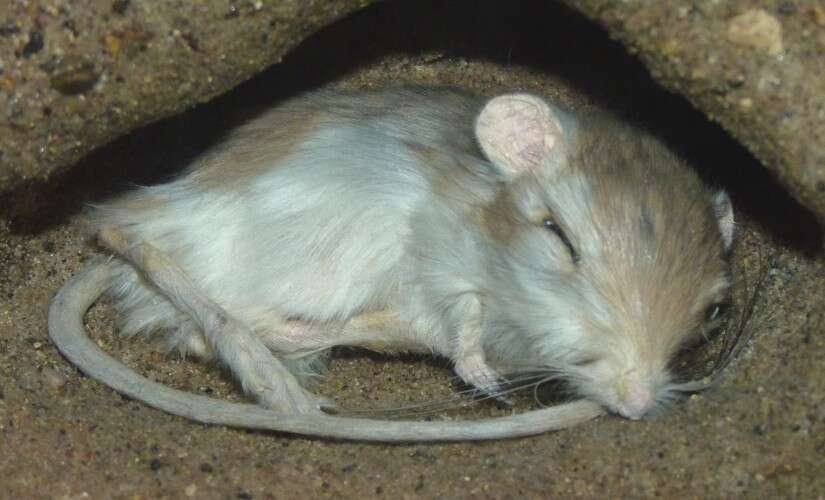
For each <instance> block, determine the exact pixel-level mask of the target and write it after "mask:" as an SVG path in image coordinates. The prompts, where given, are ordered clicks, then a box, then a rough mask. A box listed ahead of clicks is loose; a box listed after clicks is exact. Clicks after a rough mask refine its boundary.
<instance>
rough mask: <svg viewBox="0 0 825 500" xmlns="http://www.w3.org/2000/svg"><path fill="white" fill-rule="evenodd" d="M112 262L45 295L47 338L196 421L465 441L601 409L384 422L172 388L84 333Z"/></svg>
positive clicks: (122, 386) (578, 404) (95, 372)
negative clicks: (288, 410) (290, 410)
mask: <svg viewBox="0 0 825 500" xmlns="http://www.w3.org/2000/svg"><path fill="white" fill-rule="evenodd" d="M111 280H112V267H111V266H110V265H109V264H107V263H93V264H90V265H89V266H87V267H86V268H85V269H83V270H82V271H81V272H80V273H78V274H77V275H76V276H74V277H72V278H71V279H70V280H69V281H68V282H67V283H66V284H65V285H64V286H63V288H62V289H61V290H60V291H59V292H58V293H57V295H56V296H55V298H54V299H53V300H52V303H51V306H50V308H49V336H50V337H51V339H52V342H54V344H55V345H56V346H57V348H58V349H59V350H60V352H62V353H63V355H64V356H66V358H68V359H69V361H71V362H72V363H74V364H75V365H76V366H77V367H79V368H80V369H81V370H82V371H83V372H84V373H86V374H87V375H89V376H90V377H92V378H94V379H96V380H98V381H100V382H102V383H104V384H106V385H108V386H109V387H111V388H112V389H114V390H116V391H118V392H120V393H122V394H125V395H127V396H129V397H130V398H133V399H136V400H138V401H142V402H144V403H146V404H148V405H150V406H153V407H155V408H158V409H161V410H163V411H166V412H168V413H172V414H174V415H179V416H182V417H186V418H189V419H192V420H195V421H197V422H203V423H208V424H220V425H227V426H231V427H240V428H245V429H261V430H271V431H280V432H288V433H293V434H304V435H309V436H318V437H325V438H337V439H347V440H360V441H383V442H393V441H394V442H413V441H465V440H488V439H502V438H513V437H519V436H529V435H534V434H540V433H543V432H547V431H552V430H557V429H562V428H566V427H572V426H574V425H576V424H579V423H581V422H584V421H587V420H590V419H592V418H595V417H598V416H599V415H602V414H603V413H604V410H602V408H601V407H600V406H599V405H598V404H596V403H593V402H590V401H586V400H581V401H575V402H572V403H567V404H563V405H560V406H554V407H551V408H546V409H542V410H535V411H530V412H526V413H522V414H519V415H513V416H507V417H498V418H492V419H488V420H478V421H461V422H415V421H412V422H411V421H385V420H370V419H361V418H346V417H335V416H331V415H324V414H317V415H316V414H313V415H289V414H282V413H277V412H273V411H271V410H267V409H264V408H261V407H258V406H255V405H252V404H238V403H228V402H226V401H221V400H218V399H215V398H210V397H206V396H199V395H196V394H190V393H187V392H183V391H179V390H176V389H172V388H170V387H167V386H164V385H162V384H159V383H157V382H153V381H151V380H149V379H147V378H145V377H142V376H141V375H139V374H138V373H136V372H134V371H132V370H131V369H129V368H128V367H126V366H125V365H123V364H122V363H120V362H119V361H117V360H116V359H114V358H113V357H111V356H109V355H108V354H106V353H105V352H103V351H102V350H101V349H100V348H98V347H97V345H95V343H94V342H92V341H91V339H89V337H88V335H87V334H86V330H85V327H84V325H83V317H84V316H85V314H86V311H87V310H88V309H89V307H91V306H92V304H94V303H95V301H97V299H98V298H99V297H100V296H101V295H102V294H103V292H104V291H105V290H106V289H107V287H108V286H109V284H110V283H111Z"/></svg>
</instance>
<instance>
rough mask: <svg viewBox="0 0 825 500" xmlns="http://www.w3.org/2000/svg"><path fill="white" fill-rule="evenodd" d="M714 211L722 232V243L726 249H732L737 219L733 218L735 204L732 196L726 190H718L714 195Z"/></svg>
mask: <svg viewBox="0 0 825 500" xmlns="http://www.w3.org/2000/svg"><path fill="white" fill-rule="evenodd" d="M713 213H714V214H715V215H716V222H717V223H718V224H719V231H720V232H721V233H722V243H724V245H725V250H726V251H727V250H730V247H731V245H732V244H733V232H734V229H735V227H736V221H734V219H733V204H732V203H731V201H730V196H728V193H726V192H725V191H718V192H716V194H714V195H713Z"/></svg>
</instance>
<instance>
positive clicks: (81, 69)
mask: <svg viewBox="0 0 825 500" xmlns="http://www.w3.org/2000/svg"><path fill="white" fill-rule="evenodd" d="M98 78H100V74H99V73H98V71H97V69H96V68H95V65H94V63H93V62H92V61H90V60H89V59H87V58H85V57H82V56H67V57H65V58H64V59H63V60H62V61H60V62H59V63H58V64H57V66H56V67H55V70H54V74H52V78H51V84H52V87H53V88H55V89H57V90H58V91H59V92H60V93H62V94H66V95H74V94H81V93H83V92H86V91H87V90H89V89H91V88H92V87H94V85H95V83H97V80H98Z"/></svg>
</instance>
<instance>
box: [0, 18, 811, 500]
mask: <svg viewBox="0 0 825 500" xmlns="http://www.w3.org/2000/svg"><path fill="white" fill-rule="evenodd" d="M445 9H446V11H445V12H444V16H443V19H442V18H441V17H439V13H438V12H436V13H434V15H433V18H432V19H428V20H422V19H419V20H417V22H416V23H414V24H413V25H412V27H409V28H408V29H406V30H405V31H398V30H396V29H394V28H393V26H397V25H398V23H399V20H398V19H397V17H398V16H400V15H403V13H404V10H403V9H384V10H381V9H376V10H374V11H372V12H367V13H364V14H361V15H359V16H356V17H355V18H352V19H349V20H347V21H345V22H343V23H341V24H339V25H336V26H334V27H333V28H331V29H328V30H326V31H325V32H323V33H322V34H320V35H319V36H316V37H314V38H312V39H311V40H310V41H309V42H307V43H306V44H304V45H303V46H302V47H301V48H300V49H299V50H298V51H297V52H296V53H295V54H294V55H293V56H292V57H291V58H289V59H288V60H286V61H285V62H284V64H282V65H280V66H279V67H276V68H274V69H273V70H272V71H269V72H268V73H266V74H264V75H262V76H261V77H259V78H256V79H255V80H253V81H251V82H249V83H248V84H246V85H244V86H242V87H241V88H239V89H238V90H237V91H236V92H234V93H232V94H231V95H228V96H225V97H223V98H221V99H219V100H217V101H216V102H214V103H212V104H210V105H208V106H203V107H200V108H198V109H196V110H194V111H192V112H190V113H188V114H186V115H184V116H181V117H178V118H175V119H173V120H168V121H165V122H163V123H160V124H158V125H156V126H153V127H151V128H148V129H145V130H142V131H140V132H138V133H136V134H133V135H132V136H129V137H127V138H124V139H122V140H119V141H118V142H116V143H115V144H113V145H111V146H109V147H107V148H105V149H104V150H101V151H99V152H97V153H95V154H93V155H92V156H91V157H89V158H87V160H86V161H85V162H84V163H83V164H82V165H80V166H79V167H78V168H77V169H76V170H74V171H73V172H71V173H70V174H67V175H65V176H63V177H61V178H59V179H55V180H53V181H52V182H48V183H40V184H31V185H29V186H26V187H25V188H24V189H21V190H19V191H17V192H14V193H11V194H10V195H9V196H7V197H5V198H3V199H2V200H0V203H1V204H2V206H1V207H0V269H2V271H1V272H0V483H2V484H3V486H2V487H0V497H5V498H48V497H52V498H55V497H56V498H181V497H192V498H240V499H247V498H292V497H297V496H299V495H301V496H307V495H310V496H313V497H316V496H317V497H372V496H375V497H389V498H407V497H410V498H415V497H435V496H439V497H492V498H517V497H518V498H520V497H530V498H537V497H556V498H558V497H562V496H564V497H570V496H579V497H604V496H606V495H609V496H619V495H621V496H630V497H650V496H662V497H675V496H679V497H700V498H704V497H711V498H712V497H728V498H729V497H734V496H745V497H785V498H817V497H819V498H822V495H823V494H825V479H823V478H822V475H821V471H822V464H823V461H825V388H823V386H822V384H821V381H822V380H825V364H824V363H823V357H825V337H823V335H822V333H823V331H822V330H823V311H824V310H825V295H823V290H825V261H823V258H822V252H821V246H820V245H821V241H820V240H821V233H820V232H819V230H818V229H817V228H816V226H815V224H814V223H813V222H812V218H811V217H810V215H808V214H807V213H805V212H804V211H802V210H801V209H799V208H798V206H797V205H796V204H795V203H793V202H792V201H790V198H788V197H787V196H786V195H785V194H784V193H782V192H781V191H780V190H779V189H778V188H777V187H776V186H775V185H774V184H773V183H772V182H771V180H770V178H769V177H768V176H767V175H765V174H764V173H763V172H762V171H761V170H760V167H759V165H758V164H757V163H756V162H755V161H754V160H753V159H752V158H751V157H750V156H748V155H747V153H745V152H744V150H743V149H742V148H741V147H739V146H738V145H737V144H736V143H735V142H733V141H732V140H730V139H729V138H728V137H727V136H725V135H724V134H723V133H722V132H720V130H719V129H718V128H717V127H716V126H714V125H712V124H711V123H709V122H707V121H706V120H705V119H704V118H703V117H702V116H701V115H699V114H698V113H696V112H695V111H693V110H692V109H690V107H689V106H688V105H687V104H685V103H684V102H683V101H682V100H681V99H679V98H676V97H673V96H671V95H668V94H666V93H664V92H662V91H660V90H658V89H656V88H655V87H654V86H653V85H652V84H651V83H650V81H649V80H648V79H647V77H646V76H645V75H644V72H643V71H642V69H641V68H640V66H639V65H638V64H637V63H636V62H635V61H634V60H632V59H630V58H628V57H626V56H624V55H623V53H622V52H621V50H619V48H618V47H616V46H615V45H613V44H611V43H609V42H608V41H607V40H606V39H605V38H604V37H603V35H602V34H601V32H599V31H598V30H597V29H594V28H592V27H590V26H589V25H588V24H586V23H582V22H581V21H580V20H579V19H578V18H577V17H564V16H561V18H559V19H557V20H556V21H554V23H555V24H553V25H552V26H551V27H550V28H548V26H547V25H546V24H544V25H542V24H539V23H535V22H529V21H530V18H529V16H526V14H523V13H522V14H520V16H522V17H518V16H516V14H513V13H507V12H489V10H490V9H487V10H485V11H483V12H479V13H478V14H477V17H478V19H477V20H475V21H474V23H469V24H464V26H467V25H472V26H473V28H474V29H472V30H468V31H466V32H462V31H459V30H452V31H450V30H447V29H446V28H444V26H445V25H446V26H450V24H449V22H448V21H449V19H450V15H454V13H450V12H449V9H447V8H446V7H445ZM523 16H526V17H523ZM525 20H526V21H527V22H526V23H525ZM493 28H495V29H493ZM551 28H556V29H551ZM571 33H572V34H574V35H575V36H572V35H571ZM347 46H349V47H359V53H360V55H359V57H358V58H356V59H353V58H343V57H341V54H340V52H339V51H340V48H341V47H347ZM396 81H414V82H426V83H439V84H454V85H460V86H463V87H467V88H471V89H478V90H485V91H487V90H501V89H512V88H527V89H532V90H537V91H543V92H545V93H547V94H548V95H550V96H552V97H553V98H556V99H558V100H560V101H562V102H565V103H567V104H569V105H571V106H573V107H575V108H586V107H590V106H607V107H609V108H611V109H614V110H615V111H617V112H619V113H622V114H624V115H626V116H628V117H630V118H632V119H634V120H636V121H638V122H639V123H640V124H641V125H643V126H646V127H648V128H651V129H653V130H656V131H657V132H659V133H661V135H662V137H663V138H664V140H666V141H667V142H668V143H669V144H670V145H671V146H672V147H674V148H676V149H678V150H680V151H683V152H684V153H685V155H686V156H687V157H688V158H689V159H690V160H691V161H692V162H693V163H695V164H696V165H697V168H699V169H700V170H701V171H702V172H703V174H704V175H705V176H706V177H707V178H708V179H710V180H712V181H713V182H716V183H718V184H720V185H723V186H725V187H727V188H729V189H730V190H731V191H732V193H733V195H734V200H735V204H736V210H737V214H738V216H739V219H740V221H741V225H740V227H739V231H738V235H737V244H736V247H735V251H734V255H733V257H732V265H733V273H734V277H735V279H736V287H735V289H734V294H733V295H734V307H733V308H732V310H731V312H730V316H731V320H730V322H729V326H728V328H727V329H726V331H725V332H723V333H722V335H721V336H719V337H717V338H715V339H714V340H713V341H711V343H710V345H709V346H707V347H706V348H705V349H704V350H703V351H700V352H699V353H697V355H696V356H695V357H694V358H692V361H691V363H692V367H693V368H694V369H695V370H696V371H702V370H704V369H706V367H707V365H708V363H709V361H708V360H712V358H713V354H714V353H715V352H717V351H718V350H719V348H720V346H721V344H722V343H723V341H724V339H725V338H726V337H725V335H728V336H730V335H732V334H733V333H735V332H736V331H738V329H737V325H738V318H739V316H740V313H741V311H742V309H743V304H745V303H747V302H750V301H753V303H754V307H753V311H752V314H751V315H750V316H749V321H748V322H747V324H746V326H745V330H744V331H745V333H747V334H749V335H751V340H750V341H748V342H747V344H746V345H745V348H744V350H743V351H742V353H741V354H740V355H739V356H738V357H737V359H736V360H735V361H734V362H733V363H732V364H731V366H730V367H729V368H728V369H727V370H726V372H725V374H724V376H723V378H722V381H721V384H720V385H719V386H718V387H716V388H714V389H712V390H710V391H708V392H707V393H705V394H703V395H701V396H697V397H693V398H690V399H688V400H685V401H681V402H678V403H676V404H675V405H674V406H673V407H672V408H671V409H670V410H669V411H668V412H667V413H666V414H665V415H663V416H662V417H660V418H658V419H655V420H650V421H640V422H629V421H626V420H623V419H619V418H616V417H603V418H600V419H597V420H595V421H593V422H590V423H588V424H585V425H582V426H580V427H577V428H575V429H571V430H567V431H561V432H556V433H550V434H546V435H542V436H537V437H531V438H526V439H518V440H510V441H500V442H491V443H481V444H475V443H466V444H449V445H446V444H436V445H415V446H413V445H395V446H387V445H377V444H358V443H355V444H353V443H343V442H329V441H323V440H315V439H305V438H297V437H291V436H284V435H279V434H274V433H261V432H245V431H241V430H234V429H227V428H223V427H218V426H204V425H199V424H194V423H191V422H188V421H186V420H183V419H181V418H177V417H173V416H169V415H166V414H164V413H161V412H159V411H156V410H153V409H150V408H148V407H146V406H144V405H142V404H139V403H137V402H134V401H131V400H127V399H124V398H122V397H120V396H119V395H117V394H116V393H114V392H113V391H111V390H109V389H108V388H106V387H103V386H102V385H100V384H98V383H96V382H94V381H92V380H90V379H88V378H85V377H84V376H82V375H81V374H80V373H78V372H77V371H76V370H75V369H73V368H72V367H71V366H70V365H68V363H67V362H66V361H65V360H64V359H63V358H62V357H61V356H60V355H59V354H58V353H57V352H56V350H55V349H54V347H53V346H52V345H51V344H50V342H49V340H48V338H47V334H46V309H47V305H48V301H49V299H50V297H51V296H52V295H53V293H54V292H55V291H56V290H57V289H58V288H59V287H60V285H61V284H62V283H63V282H65V280H66V279H67V278H68V277H69V276H70V275H72V274H73V273H74V272H76V271H77V270H78V269H80V268H81V267H82V265H83V262H84V261H86V260H87V259H88V258H89V257H90V256H92V255H94V254H95V252H96V250H95V248H94V246H93V245H92V244H90V242H89V241H88V239H87V238H86V237H85V235H84V234H85V233H84V229H83V219H82V207H83V204H84V203H93V202H95V201H99V200H102V199H104V198H105V197H106V196H108V195H110V194H111V193H114V192H117V191H119V190H122V189H123V188H124V187H125V186H127V185H128V184H129V183H135V182H136V183H146V182H153V181H158V180H160V179H163V178H166V177H168V176H169V175H171V174H173V173H174V172H175V171H176V169H178V168H180V166H181V165H182V164H183V163H184V162H185V159H186V158H187V157H188V156H189V155H191V154H193V153H194V152H196V151H198V150H200V149H202V148H203V147H204V146H205V145H207V144H209V143H210V142H211V141H213V140H214V139H215V138H216V137H217V136H219V135H220V133H221V132H222V131H224V130H225V129H226V128H227V127H228V126H231V124H232V123H234V122H235V121H236V120H237V115H238V110H239V109H244V108H248V107H250V106H257V105H266V104H271V103H275V102H277V101H278V100H279V99H282V98H283V97H285V96H288V95H291V94H292V93H294V92H295V91H297V90H300V89H305V88H311V87H313V86H317V85H320V84H331V85H342V86H349V87H364V86H377V85H381V84H383V83H387V82H396ZM111 165H117V166H118V168H117V169H112V168H107V167H110V166H111ZM115 170H116V171H117V172H116V173H113V171H115ZM757 283H761V286H756V284H757ZM754 293H756V295H754ZM87 318H88V326H89V329H90V331H91V332H92V334H93V335H94V337H95V339H96V340H97V341H98V343H99V344H100V345H101V346H102V347H103V348H104V349H106V350H108V351H110V352H112V353H113V354H115V355H116V356H117V357H118V358H120V359H122V360H124V362H126V363H127V364H128V365H129V366H131V367H133V368H135V369H137V370H139V371H140V372H141V373H143V374H145V375H147V376H149V377H150V378H152V379H155V380H158V381H162V382H164V383H168V384H171V385H173V386H175V387H178V388H181V389H185V390H189V391H192V392H198V393H203V394H210V395H213V396H215V397H221V398H226V399H233V400H239V399H241V398H240V397H239V395H238V391H237V390H236V388H235V387H234V386H233V384H232V383H231V382H230V381H229V380H228V379H227V377H226V376H225V375H224V374H223V373H222V372H221V371H220V370H218V369H216V368H215V367H208V366H202V365H200V364H197V363H193V362H190V361H185V360H179V359H174V358H170V357H167V356H165V355H163V354H161V353H159V352H158V351H156V350H155V349H154V348H153V347H152V346H151V345H148V344H142V343H136V342H131V341H124V340H122V339H119V338H118V337H116V336H115V335H114V333H113V331H114V320H115V315H114V314H113V312H112V311H111V310H110V309H109V308H108V307H107V305H106V304H105V303H103V304H101V305H99V306H97V307H95V308H94V309H93V310H92V311H91V313H90V314H89V316H88V317H87ZM728 338H729V337H728ZM319 390H320V392H323V393H325V394H328V395H334V396H335V397H336V399H337V401H338V402H339V404H341V405H342V406H344V407H346V408H364V407H369V408H379V407H388V406H398V405H403V404H410V403H412V402H417V401H427V400H437V399H443V398H446V397H449V396H450V394H452V393H453V391H454V390H455V387H454V382H453V377H452V374H451V372H450V370H449V367H448V366H446V365H445V364H444V363H443V362H438V361H431V360H427V359H421V358H415V357H402V358H391V357H381V356H374V355H366V354H364V353H359V352H351V351H348V352H340V353H337V354H336V356H335V359H334V360H333V362H332V363H331V369H330V372H329V374H328V375H327V377H326V378H325V379H324V380H323V381H322V382H321V386H320V389H319ZM523 399H524V401H521V402H520V404H519V408H521V409H525V408H526V407H527V406H529V404H530V402H529V398H528V397H525V398H523ZM504 412H506V410H503V409H501V408H497V407H495V405H492V404H480V405H477V406H476V407H473V408H471V409H468V410H457V411H450V412H447V413H440V414H436V415H434V416H432V418H483V417H485V416H491V415H500V414H503V413H504Z"/></svg>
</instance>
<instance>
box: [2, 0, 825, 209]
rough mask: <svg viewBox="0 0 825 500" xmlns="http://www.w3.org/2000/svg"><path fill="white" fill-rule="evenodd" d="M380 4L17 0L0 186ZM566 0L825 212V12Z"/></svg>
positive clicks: (7, 25)
mask: <svg viewBox="0 0 825 500" xmlns="http://www.w3.org/2000/svg"><path fill="white" fill-rule="evenodd" d="M374 1H377V0H341V1H338V2H324V1H321V0H310V1H307V0H280V1H247V2H230V3H229V4H227V3H225V2H182V3H181V2H152V3H151V4H150V3H146V2H131V1H124V0H112V1H109V2H93V3H92V4H90V5H89V6H86V5H85V4H84V7H83V8H82V9H81V8H79V7H78V6H77V5H76V4H75V3H74V2H70V1H69V0H54V2H51V3H50V8H49V9H46V10H45V11H44V12H43V13H40V14H38V15H36V16H32V15H30V14H31V12H30V11H29V10H26V8H25V7H24V5H25V4H26V3H25V2H15V3H12V4H11V9H10V12H9V13H8V14H7V15H6V16H5V17H4V18H3V19H0V23H2V24H0V60H2V61H6V64H5V66H4V70H3V73H2V74H0V113H3V114H2V115H0V116H3V121H0V191H4V190H8V189H14V188H15V187H19V186H21V185H23V184H24V183H25V182H27V181H31V180H35V179H45V178H47V177H49V176H50V175H52V174H53V173H54V172H55V171H57V170H58V169H61V168H63V167H66V166H69V165H71V164H74V163H76V162H77V160H79V159H80V158H81V157H82V156H84V155H86V154H87V153H89V152H90V151H92V150H93V149H95V148H97V147H99V146H101V145H103V144H106V143H107V142H109V141H111V140H112V139H114V138H116V137H118V136H120V135H123V134H126V133H128V132H130V131H131V130H133V129H135V128H137V127H140V126H142V125H145V124H147V123H150V122H153V121H157V120H159V119H161V118H164V117H167V116H170V115H173V114H176V113H180V112H181V111H183V110H185V109H187V108H190V107H192V106H194V105H195V104H197V103H200V102H204V101H207V100H209V99H211V98H213V97H215V96H217V95H219V94H221V93H223V92H225V91H227V90H229V89H231V88H232V87H234V86H235V85H237V84H238V83H240V82H242V81H244V80H246V79H248V78H249V77H251V76H252V75H254V74H256V73H258V72H260V71H262V70H263V69H265V68H267V67H268V66H270V65H272V64H274V63H277V62H278V61H279V60H280V59H281V58H282V57H283V56H284V54H286V53H287V51H289V50H290V49H292V48H293V47H295V46H296V45H297V43H298V42H300V41H301V40H303V39H304V38H305V37H307V36H308V35H309V34H311V33H312V32H313V31H315V30H317V29H318V28H320V27H322V26H324V25H326V24H329V23H331V22H332V21H334V20H336V19H338V18H340V17H341V16H344V15H346V14H348V13H350V12H352V11H354V10H356V9H358V8H361V7H364V6H366V5H369V4H370V3H373V2H374ZM565 3H567V4H568V5H569V6H570V7H572V8H573V9H575V10H578V11H579V12H581V13H583V14H584V15H585V16H587V17H589V18H590V19H592V20H593V21H595V22H597V23H599V24H601V25H602V26H604V27H605V28H606V29H607V30H608V32H609V34H610V35H611V36H612V37H613V38H616V39H618V40H619V41H621V42H622V43H623V44H624V45H625V46H626V47H627V49H628V50H629V51H630V52H632V53H634V54H636V55H637V56H638V57H639V59H640V60H641V61H642V62H643V63H644V64H645V65H646V66H647V68H648V69H649V70H650V73H651V74H652V75H653V77H654V78H655V79H656V80H657V81H658V82H659V83H661V84H662V85H663V86H665V87H667V88H668V89H670V90H672V91H674V92H677V93H680V94H682V95H684V96H685V97H686V98H687V99H688V100H689V101H690V102H691V103H692V104H693V105H694V106H696V107H697V108H698V109H700V110H702V111H703V112H704V113H705V114H706V115H707V116H709V117H711V119H713V120H716V121H718V122H719V123H721V124H722V126H723V127H724V128H725V129H727V130H728V132H730V134H731V135H733V136H734V137H735V138H736V139H737V140H739V141H740V142H741V143H742V144H744V145H745V146H746V147H747V148H748V149H749V150H750V151H751V152H752V153H753V154H754V155H755V156H756V157H757V158H758V159H759V160H760V161H761V162H762V163H763V164H764V165H765V166H766V167H768V168H769V169H770V170H771V171H772V172H773V173H774V174H775V176H776V178H777V179H779V181H781V182H782V183H783V184H784V185H785V186H786V187H787V188H788V189H789V190H790V192H791V193H792V194H793V195H794V196H795V197H796V198H797V200H799V201H800V202H801V203H802V204H803V205H805V206H806V207H807V208H808V209H810V210H811V211H812V212H814V213H815V214H816V215H817V216H818V217H819V219H820V221H825V135H823V134H825V133H824V132H823V129H822V126H821V124H822V122H823V113H825V111H823V110H825V97H823V96H825V79H823V78H821V75H823V74H825V58H822V57H821V56H820V54H821V53H822V52H823V51H825V34H823V33H822V29H821V27H822V26H823V25H825V9H823V8H822V7H821V6H810V5H804V4H803V3H801V2H799V3H793V2H780V3H778V4H776V5H774V4H770V5H768V4H766V6H765V7H763V8H757V9H736V8H735V7H734V6H733V5H732V4H730V3H728V2H694V3H689V4H674V3H672V2H608V1H605V0H575V1H574V0H566V1H565ZM52 4H53V5H52ZM780 19H781V23H780ZM783 31H784V33H786V34H794V36H784V37H783ZM45 41H48V43H44V42H45ZM72 54H76V55H74V56H73V55H72ZM8 61H15V63H16V64H14V65H12V64H8ZM50 61H58V63H57V65H56V66H55V67H54V68H51V66H50V64H51V63H50ZM61 61H62V62H61ZM50 68H51V69H50ZM780 77H781V78H780ZM44 109H48V110H49V113H48V116H49V119H48V120H43V112H42V110H44Z"/></svg>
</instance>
